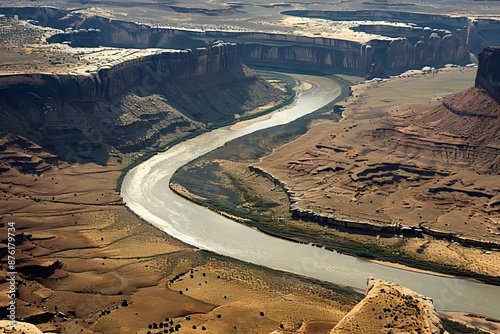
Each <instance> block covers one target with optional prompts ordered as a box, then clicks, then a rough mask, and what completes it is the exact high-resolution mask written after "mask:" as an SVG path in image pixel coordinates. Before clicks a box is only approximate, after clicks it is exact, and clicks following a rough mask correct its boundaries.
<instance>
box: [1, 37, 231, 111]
mask: <svg viewBox="0 0 500 334" xmlns="http://www.w3.org/2000/svg"><path fill="white" fill-rule="evenodd" d="M235 56H236V44H234V43H217V44H214V45H212V46H211V47H209V48H197V49H195V50H194V51H193V50H191V49H188V50H163V51H157V52H156V53H154V54H152V55H149V56H142V57H131V58H130V59H118V60H115V61H114V62H112V63H110V64H103V65H102V66H101V67H100V68H99V69H98V70H97V71H96V72H93V73H88V74H75V73H54V74H48V73H22V74H9V75H0V96H1V98H2V99H4V100H24V99H27V98H28V99H32V100H39V101H43V100H47V99H51V100H58V99H61V100H64V101H71V102H92V101H95V99H98V98H113V97H115V96H117V95H119V94H122V93H123V92H125V91H126V90H127V89H130V88H131V87H134V86H138V85H146V86H147V84H148V82H146V81H149V85H154V84H158V83H160V82H161V81H163V80H166V79H167V78H187V77H195V76H201V75H205V74H208V73H217V72H219V71H221V70H222V69H225V68H227V67H228V66H230V65H231V64H233V63H235Z"/></svg>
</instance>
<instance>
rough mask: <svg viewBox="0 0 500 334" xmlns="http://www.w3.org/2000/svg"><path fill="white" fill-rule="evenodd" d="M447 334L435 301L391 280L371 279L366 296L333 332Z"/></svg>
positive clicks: (337, 333)
mask: <svg viewBox="0 0 500 334" xmlns="http://www.w3.org/2000/svg"><path fill="white" fill-rule="evenodd" d="M330 333H331V334H341V333H366V334H372V333H373V334H380V333H425V334H443V333H447V332H446V331H445V330H444V328H443V324H442V323H441V319H440V318H439V316H438V314H437V312H436V309H435V308H434V305H433V304H432V299H430V298H428V297H425V296H423V295H421V294H419V293H416V292H414V291H412V290H410V289H408V288H405V287H403V286H400V285H398V284H394V283H391V282H388V281H384V280H380V279H375V278H371V277H370V278H368V282H367V288H366V297H365V298H364V299H363V300H362V301H361V302H359V303H358V304H357V305H356V306H355V307H354V308H353V309H352V310H351V311H350V312H349V313H348V314H347V315H346V316H345V317H344V318H343V319H342V320H340V322H339V323H338V324H337V325H336V326H335V327H334V328H333V330H332V331H331V332H330Z"/></svg>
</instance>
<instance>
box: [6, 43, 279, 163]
mask: <svg viewBox="0 0 500 334" xmlns="http://www.w3.org/2000/svg"><path fill="white" fill-rule="evenodd" d="M283 96H284V93H283V92H282V91H281V90H279V89H276V88H274V86H272V85H270V84H269V83H267V82H266V81H265V80H263V79H262V78H260V77H258V76H257V75H256V74H255V73H254V72H253V71H251V70H249V69H248V68H247V67H245V66H244V65H242V64H241V63H239V62H237V61H236V60H235V45H234V44H232V43H217V44H215V45H213V46H212V47H210V48H198V49H196V50H195V51H191V50H165V51H158V52H157V51H154V50H152V51H151V52H150V54H146V55H144V53H142V54H138V55H135V56H134V55H130V56H128V57H126V58H121V59H115V60H112V61H110V62H109V63H108V64H101V65H100V66H99V67H98V69H97V70H96V71H90V73H86V72H85V71H83V70H79V72H78V73H73V72H72V73H53V74H48V73H26V74H6V75H0V108H1V109H2V120H3V122H2V124H1V125H0V130H1V131H2V133H4V134H11V135H15V136H18V139H19V140H24V139H26V140H28V141H32V142H34V143H36V144H37V145H39V146H41V147H43V148H44V149H45V150H47V151H48V152H51V153H52V154H55V155H57V156H58V158H60V159H62V160H66V161H70V162H86V161H95V162H99V163H105V162H106V161H107V160H108V158H109V157H110V156H113V155H114V156H118V155H119V154H120V153H129V152H137V151H141V150H143V149H146V148H151V147H155V146H158V145H160V144H162V143H165V142H168V141H169V140H173V139H175V138H178V137H181V136H185V135H187V134H189V133H192V132H195V131H199V130H202V129H203V128H204V127H205V126H206V125H207V124H209V123H217V122H227V121H231V120H234V119H235V117H236V115H241V114H244V113H246V112H249V111H251V110H253V109H255V108H257V107H259V106H263V105H268V104H270V105H272V104H273V103H277V102H279V101H280V100H281V99H282V98H283ZM6 141H7V142H12V140H10V139H9V140H7V139H6ZM14 141H15V140H14ZM27 154H28V155H29V152H28V153H27ZM19 159H20V158H19ZM19 159H17V160H19ZM40 159H42V160H43V158H40ZM5 161H6V162H7V160H5ZM8 161H10V160H8ZM18 163H19V161H17V162H15V163H14V162H13V164H14V165H13V164H9V166H3V168H4V169H8V168H10V167H15V164H18ZM40 168H42V169H43V167H36V166H35V167H34V168H33V170H32V172H37V173H38V172H39V170H40Z"/></svg>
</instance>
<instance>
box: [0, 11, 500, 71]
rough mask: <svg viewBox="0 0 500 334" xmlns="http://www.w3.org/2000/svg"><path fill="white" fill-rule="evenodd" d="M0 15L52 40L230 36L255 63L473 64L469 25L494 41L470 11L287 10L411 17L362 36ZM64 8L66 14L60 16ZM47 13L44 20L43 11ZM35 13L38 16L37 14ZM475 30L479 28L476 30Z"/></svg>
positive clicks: (138, 41) (163, 44) (71, 14)
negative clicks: (36, 27) (32, 25)
mask: <svg viewBox="0 0 500 334" xmlns="http://www.w3.org/2000/svg"><path fill="white" fill-rule="evenodd" d="M0 13H5V14H6V15H19V17H21V18H23V19H30V20H34V21H37V22H38V23H39V24H41V25H45V26H50V27H54V28H57V29H61V30H65V31H64V32H61V33H58V34H55V35H54V36H52V37H51V38H49V42H57V43H62V42H66V43H71V45H73V46H97V45H105V46H115V47H123V46H127V47H134V48H148V47H159V48H170V47H176V48H192V47H193V45H203V44H204V45H209V44H210V43H212V42H213V41H215V40H218V39H224V40H231V41H234V42H236V43H237V44H238V47H237V55H238V57H239V58H241V59H243V60H248V61H257V62H261V63H262V62H264V63H269V62H273V63H274V62H280V63H281V64H285V65H288V66H292V67H293V66H297V64H300V63H308V64H314V65H326V66H337V67H344V68H349V69H353V70H357V71H361V72H365V73H371V74H372V75H374V76H375V75H377V76H378V75H383V74H384V73H385V72H386V71H390V70H395V71H400V70H402V69H405V68H410V67H420V68H421V67H423V66H440V65H444V64H447V63H458V64H464V63H467V62H469V61H470V60H469V58H470V57H469V44H468V39H469V33H470V32H471V31H472V32H473V34H474V36H475V37H474V38H472V39H471V40H475V41H478V42H477V43H476V44H474V45H475V47H477V45H482V44H481V43H483V44H484V43H487V42H488V41H489V40H494V36H495V35H494V34H493V35H492V34H482V32H483V30H484V31H489V30H491V29H490V26H495V24H492V25H490V26H487V25H484V24H483V25H479V24H477V22H482V21H480V20H476V21H474V22H475V23H474V25H473V24H472V23H470V24H469V23H468V20H467V18H466V17H450V16H446V15H430V14H420V13H399V12H381V11H355V12H341V13H340V12H321V11H318V12H314V13H310V12H307V11H305V12H302V11H286V12H283V13H284V14H286V15H297V16H305V17H320V18H326V19H329V20H345V21H352V20H358V21H359V20H368V19H369V20H373V18H376V19H379V20H382V21H383V20H391V21H393V22H407V23H409V24H412V25H416V26H410V25H408V26H407V27H406V28H401V27H399V28H396V27H392V28H387V27H388V26H385V27H386V28H384V29H380V25H364V27H359V28H356V27H355V28H353V29H355V30H358V31H365V32H370V33H375V34H380V35H382V36H378V37H377V35H370V36H367V37H365V38H364V39H363V40H359V38H355V39H354V40H353V41H350V40H349V36H347V37H343V36H339V37H337V35H328V36H324V35H323V34H322V35H321V36H317V35H318V34H309V35H304V36H301V35H296V34H291V33H285V32H263V31H230V30H229V31H221V30H195V29H179V28H167V27H153V26H150V25H147V24H139V23H134V22H127V21H123V20H114V19H110V18H107V17H100V16H86V15H85V14H83V13H82V12H81V11H55V10H52V11H47V12H43V15H41V14H40V11H39V10H37V9H35V8H33V9H31V12H30V10H29V9H23V11H21V10H20V9H15V8H4V9H0ZM63 13H64V14H65V15H64V16H63V15H62V14H63ZM40 16H42V17H45V18H46V19H45V20H42V21H40V19H39V17H40ZM37 18H38V19H37ZM472 28H474V29H472Z"/></svg>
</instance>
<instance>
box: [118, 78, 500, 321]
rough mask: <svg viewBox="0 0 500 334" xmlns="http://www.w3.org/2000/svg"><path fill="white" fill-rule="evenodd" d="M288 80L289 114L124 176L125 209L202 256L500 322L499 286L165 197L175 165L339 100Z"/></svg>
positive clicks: (209, 136)
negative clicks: (324, 244) (371, 283)
mask: <svg viewBox="0 0 500 334" xmlns="http://www.w3.org/2000/svg"><path fill="white" fill-rule="evenodd" d="M291 76H293V77H295V78H296V79H297V80H302V81H306V82H309V83H311V84H312V88H311V89H309V90H306V91H305V92H304V93H303V94H302V95H301V96H300V97H299V99H298V101H297V103H296V104H295V105H294V106H293V107H291V108H289V109H286V110H284V111H281V112H279V113H275V114H273V115H272V117H270V118H268V119H265V120H261V121H258V122H255V123H253V124H250V125H248V126H246V127H243V128H237V129H231V127H230V126H229V127H223V128H220V129H217V130H214V131H211V132H207V133H204V134H202V135H200V136H198V137H196V138H193V139H189V140H187V141H184V142H182V143H179V144H177V145H175V146H173V147H172V148H170V149H169V150H167V151H165V152H163V153H160V154H157V155H155V156H153V157H151V158H150V159H148V160H146V161H144V162H143V163H141V164H139V165H138V166H136V167H135V168H133V169H132V170H130V171H129V172H128V173H127V175H126V176H125V178H124V180H123V183H122V187H121V195H122V196H123V199H124V201H125V203H126V205H127V206H128V207H129V208H130V209H131V210H132V211H133V212H135V213H136V214H137V215H139V216H140V217H142V218H143V219H145V220H146V221H148V222H149V223H151V224H153V225H154V226H156V227H158V228H160V229H161V230H163V231H165V232H166V233H168V234H169V235H171V236H173V237H175V238H177V239H179V240H181V241H183V242H185V243H188V244H190V245H193V246H195V247H199V248H201V249H206V250H210V251H212V252H215V253H218V254H222V255H226V256H229V257H232V258H235V259H238V260H243V261H247V262H251V263H255V264H259V265H263V266H266V267H270V268H274V269H279V270H284V271H290V272H294V273H298V274H301V275H305V276H309V277H313V278H316V279H320V280H324V281H330V282H334V283H339V284H343V285H348V286H352V287H356V288H360V289H363V290H364V289H365V288H366V278H367V277H368V276H372V277H377V278H382V279H385V280H388V281H392V282H395V283H398V284H401V285H403V286H406V287H408V288H410V289H412V290H414V291H417V292H419V293H421V294H424V295H426V296H429V297H431V298H433V300H434V305H435V306H436V308H437V309H439V310H453V311H464V312H474V313H478V314H483V315H487V316H491V317H494V318H500V298H498V296H500V287H498V286H493V285H488V284H483V283H479V282H476V281H473V280H468V279H462V278H448V277H440V276H435V275H428V274H422V273H417V272H412V271H407V270H402V269H396V268H391V267H387V266H383V265H379V264H375V263H372V262H369V261H366V260H362V259H358V258H356V257H352V256H348V255H342V254H338V253H336V252H331V251H327V250H325V249H322V248H318V247H314V246H310V245H305V244H298V243H294V242H291V241H287V240H283V239H279V238H275V237H272V236H269V235H266V234H263V233H261V232H259V231H257V230H255V229H252V228H249V227H247V226H244V225H242V224H239V223H237V222H235V221H232V220H230V219H227V218H225V217H222V216H220V215H218V214H216V213H214V212H212V211H210V210H208V209H206V208H204V207H202V206H199V205H197V204H194V203H192V202H190V201H188V200H186V199H184V198H182V197H180V196H178V195H177V194H175V193H174V192H173V191H172V190H170V188H169V180H170V178H171V177H172V175H173V174H174V172H175V171H176V170H177V169H178V168H179V167H181V166H182V165H184V164H186V163H188V162H189V161H191V160H193V159H195V158H197V157H199V156H201V155H203V154H205V153H208V152H210V151H212V150H214V149H216V148H217V147H220V146H222V145H223V144H224V143H226V142H228V141H230V140H232V139H235V138H238V137H241V136H244V135H246V134H249V133H252V132H254V131H257V130H260V129H264V128H268V127H272V126H276V125H280V124H285V123H288V122H291V121H293V120H295V119H297V118H299V117H301V116H303V115H306V114H308V113H310V112H312V111H314V110H317V109H318V108H320V107H322V106H324V105H326V104H328V103H329V102H330V101H332V100H333V99H334V98H336V97H337V96H339V94H340V92H341V88H340V86H339V85H338V84H337V83H336V82H335V81H333V80H331V79H330V78H327V77H320V76H311V75H298V74H291Z"/></svg>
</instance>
